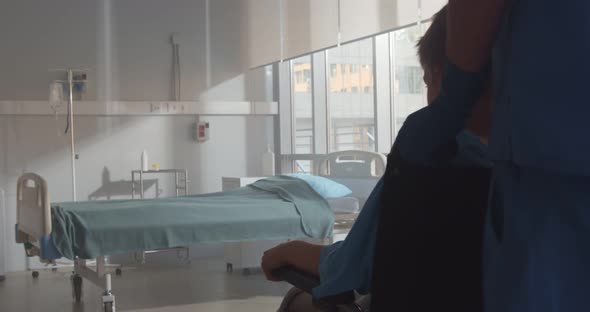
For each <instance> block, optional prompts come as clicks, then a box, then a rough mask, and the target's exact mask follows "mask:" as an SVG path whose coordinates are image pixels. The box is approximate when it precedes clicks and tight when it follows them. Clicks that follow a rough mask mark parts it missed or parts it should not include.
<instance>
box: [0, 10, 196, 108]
mask: <svg viewBox="0 0 590 312" xmlns="http://www.w3.org/2000/svg"><path fill="white" fill-rule="evenodd" d="M7 2H8V3H7ZM205 13H206V11H205V1H204V0H167V1H160V0H125V1H115V0H94V1H75V0H55V1H35V0H21V1H4V2H3V3H2V4H1V5H0V38H2V42H3V43H2V45H1V47H0V68H2V72H1V73H0V100H45V99H47V96H48V85H49V82H50V81H51V80H52V79H54V78H57V76H56V75H55V74H52V73H49V72H48V70H49V69H51V68H65V67H76V68H87V69H89V79H90V80H89V83H88V92H86V94H85V95H84V98H85V99H89V100H94V99H97V98H99V99H107V100H127V101H131V100H169V99H171V96H172V95H173V91H172V90H173V88H172V77H173V75H172V63H173V62H172V45H171V40H170V36H171V35H172V34H173V33H178V34H180V36H181V38H182V43H181V52H180V54H181V65H182V80H184V82H183V89H184V90H185V92H183V97H184V99H185V100H196V99H198V97H199V94H200V92H201V91H203V90H204V88H205V77H206V76H205V67H206V54H205V52H206V47H205V45H204V43H205V36H206V27H205V16H206V15H205Z"/></svg>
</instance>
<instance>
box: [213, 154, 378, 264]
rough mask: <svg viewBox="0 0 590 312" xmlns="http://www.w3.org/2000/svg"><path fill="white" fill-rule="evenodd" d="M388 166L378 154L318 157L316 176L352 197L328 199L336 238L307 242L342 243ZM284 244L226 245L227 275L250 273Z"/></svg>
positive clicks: (240, 243)
mask: <svg viewBox="0 0 590 312" xmlns="http://www.w3.org/2000/svg"><path fill="white" fill-rule="evenodd" d="M385 167H386V158H385V156H384V155H383V154H380V153H375V152H365V151H355V150H350V151H339V152H333V153H330V154H326V155H320V156H318V158H317V159H316V160H314V168H313V173H314V174H315V175H318V176H322V177H325V178H328V179H330V180H333V181H335V182H338V183H340V184H343V185H345V186H347V187H348V188H349V189H350V190H351V191H352V194H350V195H348V196H346V197H340V198H328V199H326V200H327V202H328V205H329V206H330V209H331V210H332V212H333V213H334V218H335V223H334V232H333V236H332V237H330V239H328V240H322V241H317V240H307V241H308V242H310V243H316V244H318V243H319V244H330V243H334V242H336V241H339V240H343V239H344V238H345V237H346V235H347V234H348V232H349V231H350V229H351V228H352V225H353V224H354V222H355V221H356V218H357V217H358V215H359V213H360V210H361V208H362V207H363V206H364V203H365V201H366V200H367V198H368V197H369V195H370V194H371V192H372V191H373V188H374V187H375V185H376V184H377V182H378V181H379V179H380V178H381V176H382V175H383V173H384V172H385ZM304 240H305V239H304ZM285 242H286V240H268V239H265V240H260V241H248V242H230V243H225V244H224V258H225V262H226V267H227V272H228V273H229V272H233V271H234V270H236V269H242V270H243V272H244V274H248V273H249V272H250V269H252V268H258V267H259V266H260V258H261V256H262V254H263V253H264V251H266V250H268V249H270V248H273V247H275V246H277V245H279V244H281V243H285Z"/></svg>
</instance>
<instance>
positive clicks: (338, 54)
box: [326, 38, 375, 152]
mask: <svg viewBox="0 0 590 312" xmlns="http://www.w3.org/2000/svg"><path fill="white" fill-rule="evenodd" d="M326 53H327V62H328V66H330V69H331V73H334V70H333V69H334V68H336V69H345V70H336V74H335V75H334V74H332V75H331V76H330V77H329V79H328V90H329V92H328V114H329V116H328V119H329V128H328V136H329V152H335V151H342V150H351V149H352V150H364V151H374V150H375V108H374V106H375V105H374V88H373V86H374V74H373V72H374V70H373V66H374V64H373V39H372V38H369V39H365V40H361V41H357V42H353V43H349V44H346V45H342V46H340V47H337V48H333V49H330V50H328V51H327V52H326ZM360 90H363V92H359V91H360Z"/></svg>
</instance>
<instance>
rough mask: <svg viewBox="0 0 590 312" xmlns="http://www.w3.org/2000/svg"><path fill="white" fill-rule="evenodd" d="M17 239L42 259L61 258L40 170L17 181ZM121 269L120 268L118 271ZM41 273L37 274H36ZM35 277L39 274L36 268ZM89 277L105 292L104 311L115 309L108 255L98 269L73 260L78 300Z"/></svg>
mask: <svg viewBox="0 0 590 312" xmlns="http://www.w3.org/2000/svg"><path fill="white" fill-rule="evenodd" d="M16 207H17V224H16V226H15V231H16V242H17V243H20V244H25V250H26V253H27V256H29V257H33V256H39V259H41V261H42V262H45V263H52V262H53V261H54V260H55V259H58V258H61V256H60V254H59V252H57V250H55V247H54V246H53V244H52V243H51V204H50V201H49V193H48V188H47V183H46V182H45V180H44V179H43V178H42V177H40V176H39V175H37V174H34V173H26V174H24V175H22V176H21V177H20V178H19V179H18V182H17V199H16ZM119 272H120V271H119V270H118V271H117V273H119ZM37 275H38V274H37ZM33 277H36V274H35V272H33ZM83 278H85V279H87V280H89V281H90V282H92V283H93V284H95V285H97V286H98V287H103V289H104V292H103V294H102V296H101V302H102V305H103V309H104V312H115V310H116V309H115V296H114V295H113V293H112V291H111V289H112V288H111V274H110V273H109V272H107V271H106V257H105V256H101V257H98V258H97V259H96V269H94V270H93V269H92V268H90V267H89V266H88V262H87V261H86V260H83V259H75V260H74V271H73V274H72V278H71V280H72V295H73V297H74V299H75V300H76V302H80V300H81V297H82V280H83Z"/></svg>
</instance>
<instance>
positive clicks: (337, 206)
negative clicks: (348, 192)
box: [326, 197, 360, 214]
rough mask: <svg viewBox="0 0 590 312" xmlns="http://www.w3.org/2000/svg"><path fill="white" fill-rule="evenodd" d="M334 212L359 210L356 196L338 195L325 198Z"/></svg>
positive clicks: (355, 211) (354, 211)
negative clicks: (337, 196)
mask: <svg viewBox="0 0 590 312" xmlns="http://www.w3.org/2000/svg"><path fill="white" fill-rule="evenodd" d="M326 201H327V202H328V205H330V208H331V209H332V212H334V214H341V213H358V212H359V211H360V205H359V200H358V198H356V197H340V198H328V199H326Z"/></svg>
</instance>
